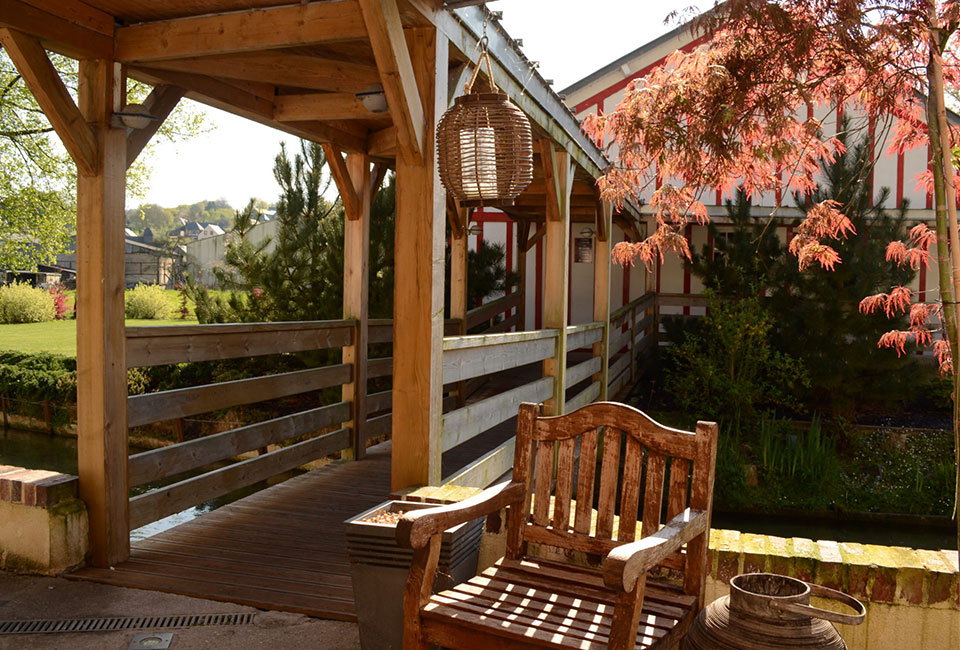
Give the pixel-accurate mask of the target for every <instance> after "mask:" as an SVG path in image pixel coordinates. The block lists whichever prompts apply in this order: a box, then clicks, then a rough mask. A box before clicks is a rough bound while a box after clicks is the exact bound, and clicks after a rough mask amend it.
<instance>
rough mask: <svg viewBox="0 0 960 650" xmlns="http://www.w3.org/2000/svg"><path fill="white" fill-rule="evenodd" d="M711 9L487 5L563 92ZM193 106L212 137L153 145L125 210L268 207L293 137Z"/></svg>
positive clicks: (538, 1) (591, 3)
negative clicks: (222, 203) (142, 185)
mask: <svg viewBox="0 0 960 650" xmlns="http://www.w3.org/2000/svg"><path fill="white" fill-rule="evenodd" d="M712 5H713V2H712V0H657V1H656V2H651V1H650V0H586V1H585V0H492V1H489V2H488V5H487V6H488V7H489V8H490V9H491V10H493V11H502V12H503V19H502V21H501V22H502V24H503V26H504V27H505V28H506V30H507V32H508V33H509V34H510V35H511V36H512V37H513V38H518V39H522V40H523V51H524V53H525V54H526V55H527V57H528V58H529V59H530V60H532V61H539V62H540V67H539V72H540V74H541V75H542V76H543V77H544V78H545V79H553V80H554V82H555V83H554V86H553V87H554V89H555V90H561V89H563V88H565V87H567V86H569V85H570V84H572V83H573V82H575V81H577V80H579V79H582V78H583V77H585V76H587V75H588V74H590V73H591V72H593V71H594V70H597V69H598V68H601V67H603V66H604V65H606V64H608V63H610V62H611V61H614V60H616V59H618V58H619V57H621V56H623V55H624V54H627V53H628V52H631V51H633V50H634V49H636V48H638V47H640V46H641V45H643V44H644V43H647V42H648V41H651V40H653V39H654V38H656V37H657V36H659V35H661V34H663V33H664V32H666V31H668V30H670V29H672V28H673V24H670V25H666V24H664V19H665V18H666V17H667V15H668V14H669V13H670V12H672V11H675V10H682V9H684V8H686V7H690V6H699V7H700V8H701V9H706V8H708V7H710V6H712ZM185 101H189V100H185ZM194 106H195V107H197V108H198V109H199V110H203V111H204V112H205V113H206V115H207V125H208V126H209V127H212V129H211V131H210V132H209V133H206V134H204V135H200V136H197V137H194V138H192V139H190V140H188V141H184V142H179V143H170V142H164V141H158V142H157V143H156V144H155V145H154V148H153V155H152V157H151V159H150V167H151V168H152V173H151V176H150V181H149V183H148V186H149V189H148V190H147V193H146V196H145V197H143V198H140V197H130V198H129V199H128V202H127V204H128V207H133V206H136V205H140V204H141V203H157V204H159V205H162V206H165V207H173V206H177V205H182V204H189V203H196V202H197V201H202V200H210V199H219V198H225V199H227V201H229V202H230V204H231V205H232V206H233V207H235V208H239V207H242V206H244V205H246V203H247V201H248V200H249V199H250V198H252V197H256V198H261V199H264V200H266V201H267V202H268V203H273V202H274V201H275V200H276V198H277V195H278V194H279V186H278V185H277V183H276V181H275V180H274V178H273V172H272V169H273V159H274V157H275V156H276V154H277V153H278V152H279V150H280V142H281V141H286V142H287V143H288V144H287V149H288V151H291V152H294V151H297V150H298V147H299V141H298V140H297V138H294V137H293V136H288V135H286V134H284V133H281V132H280V131H277V130H275V129H271V128H269V127H266V126H262V125H260V124H257V123H256V122H252V121H250V120H246V119H244V118H241V117H236V116H234V115H231V114H229V113H226V112H223V111H220V110H217V109H214V108H207V107H205V106H202V105H199V104H195V105H194Z"/></svg>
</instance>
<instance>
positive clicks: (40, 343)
mask: <svg viewBox="0 0 960 650" xmlns="http://www.w3.org/2000/svg"><path fill="white" fill-rule="evenodd" d="M196 324H197V321H196V319H192V320H179V319H177V320H133V319H130V320H127V326H128V327H135V326H144V325H147V326H149V325H196ZM0 349H4V350H20V351H23V352H31V353H33V352H51V353H53V354H63V355H67V356H71V357H73V356H76V355H77V321H75V320H55V321H49V322H46V323H24V324H20V325H0Z"/></svg>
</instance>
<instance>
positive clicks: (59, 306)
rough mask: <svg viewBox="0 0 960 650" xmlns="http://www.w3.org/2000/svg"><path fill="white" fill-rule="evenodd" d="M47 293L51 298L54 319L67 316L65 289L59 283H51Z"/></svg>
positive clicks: (62, 318)
mask: <svg viewBox="0 0 960 650" xmlns="http://www.w3.org/2000/svg"><path fill="white" fill-rule="evenodd" d="M47 293H49V294H50V297H51V298H53V317H54V318H55V319H56V320H64V319H65V318H68V314H69V312H70V310H69V309H68V308H67V290H66V288H65V287H64V286H63V285H62V284H60V283H59V282H58V283H57V284H51V285H50V287H49V288H48V289H47Z"/></svg>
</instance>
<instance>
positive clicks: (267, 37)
mask: <svg viewBox="0 0 960 650" xmlns="http://www.w3.org/2000/svg"><path fill="white" fill-rule="evenodd" d="M365 37H366V29H365V28H364V24H363V20H362V19H361V17H360V12H359V10H358V8H357V4H356V2H353V1H352V0H334V1H333V2H308V3H299V4H293V5H292V6H284V7H273V8H267V9H253V10H250V11H238V12H232V13H224V14H217V15H212V16H202V17H195V18H181V19H177V20H164V21H159V22H153V23H144V24H141V25H132V26H130V27H121V28H119V29H117V37H116V51H115V56H116V58H117V60H118V61H124V62H132V61H140V62H143V61H155V60H160V59H172V58H179V57H193V56H203V55H212V54H228V53H232V52H249V51H254V50H263V49H269V48H282V47H293V46H301V45H315V44H318V43H328V42H333V41H348V40H355V39H362V38H365Z"/></svg>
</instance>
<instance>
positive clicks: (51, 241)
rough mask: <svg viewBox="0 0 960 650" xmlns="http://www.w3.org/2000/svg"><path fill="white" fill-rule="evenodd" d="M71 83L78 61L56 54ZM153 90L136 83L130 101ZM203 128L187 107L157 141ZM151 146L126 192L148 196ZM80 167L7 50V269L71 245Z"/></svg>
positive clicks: (1, 101) (2, 88)
mask: <svg viewBox="0 0 960 650" xmlns="http://www.w3.org/2000/svg"><path fill="white" fill-rule="evenodd" d="M50 60H51V62H52V63H53V64H54V66H55V68H56V69H57V72H58V73H59V74H60V77H61V78H62V79H63V82H64V84H65V85H66V86H67V87H68V88H69V89H71V90H75V89H76V87H77V62H76V61H75V60H73V59H70V58H67V57H63V56H59V55H56V54H51V55H50ZM149 92H150V87H149V86H146V85H144V84H141V83H139V82H136V81H133V80H129V82H128V87H127V99H128V101H129V102H139V101H142V100H143V99H145V98H146V97H147V95H148V94H149ZM203 129H204V127H203V123H202V113H200V112H199V111H197V110H196V109H193V108H191V107H190V104H189V103H184V102H181V104H180V106H178V107H177V109H176V110H175V111H174V112H173V114H171V115H170V116H169V117H168V118H167V119H166V120H165V121H164V123H163V125H162V126H161V127H160V129H159V132H158V137H160V138H166V139H170V140H175V139H179V138H183V137H189V136H191V135H194V134H196V133H199V132H201V131H202V130H203ZM149 149H150V146H148V147H147V150H148V151H147V152H144V153H142V154H141V155H140V157H139V158H138V159H137V161H136V162H135V163H134V164H133V165H131V166H130V168H129V169H128V171H127V193H128V195H130V196H141V195H142V194H143V193H144V189H145V184H146V181H147V179H148V177H149V168H148V166H147V164H146V160H148V159H149V153H148V152H149ZM76 176H77V172H76V167H75V166H74V164H73V161H72V160H71V159H70V157H69V156H68V155H67V154H66V152H65V151H64V150H63V148H62V147H61V146H60V145H59V143H58V142H57V138H56V135H55V134H54V132H53V128H52V127H51V125H50V123H49V122H48V121H47V119H46V117H45V116H44V114H43V111H41V110H40V107H39V106H38V105H37V103H36V101H35V100H34V98H33V94H32V93H31V92H30V90H29V89H28V88H27V85H26V83H25V82H24V81H23V78H22V77H21V76H20V74H19V72H18V71H17V69H16V67H15V66H14V65H13V62H12V61H11V60H10V58H9V57H8V56H7V54H6V53H5V52H3V51H2V50H0V268H7V269H24V270H30V269H33V268H34V267H35V266H36V265H37V264H39V263H52V262H53V261H54V260H55V259H56V255H57V253H59V252H61V251H63V250H64V249H65V247H66V246H67V245H68V244H69V242H70V236H71V234H72V233H73V230H74V224H75V214H76V205H75V199H74V196H75V187H76Z"/></svg>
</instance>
